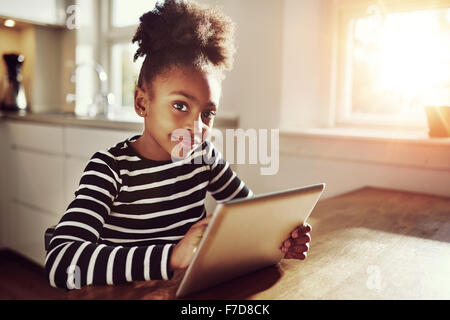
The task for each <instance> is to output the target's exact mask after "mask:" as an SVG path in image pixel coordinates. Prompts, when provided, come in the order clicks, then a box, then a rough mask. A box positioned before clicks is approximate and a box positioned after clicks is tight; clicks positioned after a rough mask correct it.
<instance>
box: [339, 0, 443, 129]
mask: <svg viewBox="0 0 450 320" xmlns="http://www.w3.org/2000/svg"><path fill="white" fill-rule="evenodd" d="M407 2H408V1H405V2H404V3H403V4H405V3H407ZM419 2H421V3H422V4H424V3H426V4H427V7H425V6H424V5H422V7H417V6H414V7H412V6H408V7H407V6H405V5H404V6H403V7H398V6H397V7H393V6H391V7H389V6H381V5H380V4H381V3H382V2H375V3H377V4H368V5H366V6H365V7H364V8H358V9H354V10H349V9H348V8H346V7H344V8H343V10H342V11H341V13H340V16H339V19H340V20H339V27H340V31H339V35H338V37H339V42H338V43H339V45H340V47H339V49H338V55H339V59H338V60H337V61H338V64H337V70H338V72H337V76H338V77H337V79H336V80H337V81H336V84H337V86H336V88H337V90H338V91H337V99H338V100H337V105H336V106H337V110H336V111H337V122H338V123H339V122H340V123H347V124H349V123H353V124H356V123H360V124H361V123H366V124H369V123H371V124H383V125H418V126H425V125H426V115H425V111H424V107H425V106H426V105H450V4H449V3H448V2H447V7H446V6H441V7H433V8H430V6H429V5H428V4H429V2H428V1H419ZM385 3H387V4H389V3H395V2H394V1H385ZM396 3H397V4H398V3H399V2H396ZM415 3H416V4H417V3H418V2H417V1H416V2H415ZM435 3H438V2H435Z"/></svg>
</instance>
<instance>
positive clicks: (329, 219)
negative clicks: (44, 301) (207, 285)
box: [67, 187, 450, 300]
mask: <svg viewBox="0 0 450 320" xmlns="http://www.w3.org/2000/svg"><path fill="white" fill-rule="evenodd" d="M309 223H310V224H311V225H312V227H313V230H312V232H311V237H312V241H311V247H310V251H309V255H308V258H307V259H306V260H304V261H300V260H282V261H281V262H280V263H279V264H278V265H276V266H273V267H269V268H266V269H263V270H260V271H257V272H254V273H252V274H249V275H246V276H243V277H240V278H238V279H235V280H232V281H229V282H226V283H224V284H221V285H218V286H216V287H213V288H211V289H208V290H205V291H202V292H200V293H198V294H194V295H191V296H189V297H187V298H188V299H269V300H272V299H286V300H287V299H450V198H445V197H438V196H431V195H424V194H416V193H409V192H400V191H392V190H385V189H377V188H369V187H367V188H363V189H359V190H356V191H353V192H350V193H347V194H344V195H340V196H337V197H333V198H329V199H326V200H322V201H320V202H319V203H318V205H317V206H316V208H315V209H314V212H313V213H312V215H311V217H310V219H309ZM182 276H183V272H179V273H176V274H175V276H174V278H173V280H170V281H148V282H134V283H129V284H124V285H116V286H88V287H84V288H82V289H80V290H73V291H70V292H68V293H67V298H69V299H175V292H176V289H177V287H178V285H179V283H180V281H181V279H182Z"/></svg>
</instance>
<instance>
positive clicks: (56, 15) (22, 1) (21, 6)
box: [0, 0, 66, 25]
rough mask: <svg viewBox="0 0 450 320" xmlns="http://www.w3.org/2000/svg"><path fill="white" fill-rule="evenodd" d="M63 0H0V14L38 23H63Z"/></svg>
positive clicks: (64, 15) (64, 10) (64, 9)
mask: <svg viewBox="0 0 450 320" xmlns="http://www.w3.org/2000/svg"><path fill="white" fill-rule="evenodd" d="M65 12H66V8H65V1H63V0H39V1H36V0H14V1H1V2H0V16H4V17H9V18H16V19H22V20H27V21H29V22H34V23H39V24H51V25H64V24H65V17H66V13H65Z"/></svg>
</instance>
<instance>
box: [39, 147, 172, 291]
mask: <svg viewBox="0 0 450 320" xmlns="http://www.w3.org/2000/svg"><path fill="white" fill-rule="evenodd" d="M121 183H122V181H121V178H120V175H119V170H118V168H117V164H116V161H115V159H114V157H113V156H112V155H111V154H110V153H109V152H105V151H101V152H97V153H95V154H94V155H93V157H92V158H91V159H90V160H89V162H88V164H87V166H86V168H85V170H84V173H83V175H82V177H81V180H80V184H79V187H78V189H77V190H76V192H75V199H74V200H73V201H72V202H71V203H70V205H69V206H68V208H67V210H66V212H65V214H64V215H63V217H62V218H61V220H60V222H59V223H58V225H57V226H56V229H55V233H54V235H53V237H52V239H51V241H50V244H49V248H48V251H47V255H46V259H45V269H46V272H47V276H48V279H49V282H50V285H51V286H53V287H62V288H68V289H73V288H74V285H77V284H78V285H80V286H84V285H91V284H117V283H123V282H131V281H142V280H150V279H165V280H168V279H169V278H171V277H172V273H171V272H170V271H169V257H170V254H171V250H172V249H173V245H172V244H166V245H152V246H134V247H122V246H108V245H104V244H98V240H99V237H100V232H101V229H102V227H103V224H104V223H105V219H106V217H107V216H108V215H109V214H110V212H111V207H112V204H113V202H114V199H115V198H116V197H117V195H118V192H119V190H120V187H121ZM77 281H78V282H77Z"/></svg>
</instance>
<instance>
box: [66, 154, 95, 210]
mask: <svg viewBox="0 0 450 320" xmlns="http://www.w3.org/2000/svg"><path fill="white" fill-rule="evenodd" d="M88 161H89V159H88V158H86V159H79V158H71V157H68V158H66V161H65V164H64V177H65V182H64V183H65V188H64V189H65V200H64V201H65V206H66V208H67V206H68V205H69V204H70V202H72V201H73V199H75V190H77V188H78V186H79V183H80V179H81V175H82V174H83V171H84V169H85V168H86V165H87V163H88Z"/></svg>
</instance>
